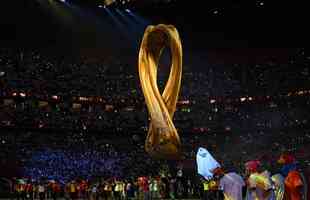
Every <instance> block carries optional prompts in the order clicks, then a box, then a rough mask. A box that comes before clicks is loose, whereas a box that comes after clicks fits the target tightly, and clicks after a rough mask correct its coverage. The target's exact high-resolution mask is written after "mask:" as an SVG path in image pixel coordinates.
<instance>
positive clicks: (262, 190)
mask: <svg viewBox="0 0 310 200" xmlns="http://www.w3.org/2000/svg"><path fill="white" fill-rule="evenodd" d="M209 162H211V161H210V160H209ZM243 164H244V171H242V173H239V172H238V170H237V168H236V167H235V166H234V165H231V164H230V165H227V164H226V165H220V166H218V167H215V168H213V169H211V170H210V171H209V173H210V174H212V176H203V175H202V174H201V176H197V177H196V178H194V177H193V176H187V175H185V174H183V169H182V167H179V168H178V169H177V170H176V171H177V172H176V173H175V174H174V175H172V174H170V173H169V171H164V170H163V171H162V173H160V174H157V175H155V176H139V177H131V178H127V179H125V178H119V177H113V176H111V177H110V178H102V177H100V178H97V179H83V178H77V179H74V180H70V181H67V182H65V183H61V182H59V181H58V180H56V181H55V180H51V179H41V180H39V181H36V180H31V179H15V180H13V181H12V185H11V188H12V194H11V195H12V196H11V197H12V198H17V199H40V200H44V199H54V200H55V199H58V198H65V199H72V200H74V199H90V200H97V199H111V200H112V199H116V200H121V199H144V200H151V199H184V198H192V199H205V200H221V199H225V200H231V199H233V200H242V199H247V200H252V199H260V200H282V199H291V200H307V198H308V197H307V195H308V194H307V191H308V190H309V186H310V185H308V183H309V181H310V171H309V169H308V170H303V169H301V168H300V166H298V162H297V161H296V160H295V157H293V156H292V155H291V154H290V153H283V154H281V155H280V157H279V158H278V160H277V161H276V162H273V163H271V162H269V161H268V160H264V159H260V160H258V159H256V160H250V161H247V162H246V163H243Z"/></svg>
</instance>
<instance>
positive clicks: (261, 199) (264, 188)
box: [246, 160, 275, 200]
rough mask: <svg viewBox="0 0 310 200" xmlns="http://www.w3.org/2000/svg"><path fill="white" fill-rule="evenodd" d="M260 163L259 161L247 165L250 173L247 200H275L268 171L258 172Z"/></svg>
mask: <svg viewBox="0 0 310 200" xmlns="http://www.w3.org/2000/svg"><path fill="white" fill-rule="evenodd" d="M260 165H261V164H260V162H259V161H257V160H254V161H249V162H247V163H246V169H247V170H248V171H249V172H250V176H249V178H248V180H247V183H248V189H247V195H246V200H274V199H275V195H274V192H273V190H272V189H273V184H272V180H271V177H270V173H269V172H268V171H264V172H262V173H259V172H258V167H259V166H260Z"/></svg>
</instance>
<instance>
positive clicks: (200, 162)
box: [196, 147, 220, 180]
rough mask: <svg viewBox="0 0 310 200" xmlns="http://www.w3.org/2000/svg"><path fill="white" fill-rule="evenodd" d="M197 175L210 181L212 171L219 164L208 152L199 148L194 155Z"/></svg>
mask: <svg viewBox="0 0 310 200" xmlns="http://www.w3.org/2000/svg"><path fill="white" fill-rule="evenodd" d="M196 161H197V170H198V174H200V175H201V176H203V177H204V178H205V179H207V180H210V179H212V177H213V172H212V171H213V170H214V169H216V168H218V167H220V164H219V163H218V162H217V161H216V160H215V159H214V158H213V157H212V155H211V154H210V153H209V151H208V150H207V149H205V148H202V147H200V148H199V149H198V152H197V155H196Z"/></svg>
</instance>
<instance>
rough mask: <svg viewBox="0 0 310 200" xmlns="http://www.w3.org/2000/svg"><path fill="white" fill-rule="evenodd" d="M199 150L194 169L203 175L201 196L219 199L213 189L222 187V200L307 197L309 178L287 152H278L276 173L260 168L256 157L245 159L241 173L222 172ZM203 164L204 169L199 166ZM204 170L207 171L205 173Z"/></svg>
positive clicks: (278, 199) (220, 189)
mask: <svg viewBox="0 0 310 200" xmlns="http://www.w3.org/2000/svg"><path fill="white" fill-rule="evenodd" d="M200 151H203V152H204V154H200V155H198V154H199V152H198V154H197V162H198V168H200V169H198V173H199V174H200V175H203V176H204V177H205V179H204V181H203V186H204V199H208V200H210V199H219V195H218V194H217V193H215V192H214V191H222V193H223V194H224V199H225V200H243V199H245V200H309V196H308V195H307V191H308V184H307V182H308V181H309V180H307V179H306V178H305V176H304V173H302V172H301V171H300V170H299V169H298V168H297V165H296V161H295V158H294V157H293V156H292V155H290V154H282V155H281V156H280V158H279V160H278V163H279V164H281V165H282V166H281V169H280V170H279V173H276V174H273V175H272V174H271V173H270V172H269V171H268V170H266V169H264V168H263V166H262V164H261V162H260V161H259V160H251V161H248V162H246V163H245V170H246V177H242V176H240V175H239V174H237V173H236V172H225V169H223V167H221V166H220V165H219V164H218V163H217V162H216V161H215V160H214V159H213V157H212V156H211V155H210V154H209V153H208V152H207V153H206V152H205V151H207V150H205V149H202V150H200ZM200 153H201V152H200ZM199 156H201V157H200V160H199ZM203 156H204V157H203ZM204 159H205V160H204ZM206 163H208V164H206ZM210 163H214V164H210ZM199 165H200V166H199ZM206 165H209V166H208V167H206ZM214 166H216V167H215V168H214ZM203 167H205V169H201V168H203ZM212 167H213V169H212ZM204 170H205V171H204ZM206 170H208V171H209V172H208V173H206ZM210 174H211V176H210ZM308 178H309V177H308ZM220 196H221V195H220ZM220 199H221V198H220Z"/></svg>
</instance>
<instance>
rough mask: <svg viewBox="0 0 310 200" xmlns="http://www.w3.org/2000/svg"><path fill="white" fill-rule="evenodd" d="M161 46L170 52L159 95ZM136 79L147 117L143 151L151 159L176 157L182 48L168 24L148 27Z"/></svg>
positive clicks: (178, 145)
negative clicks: (167, 74)
mask: <svg viewBox="0 0 310 200" xmlns="http://www.w3.org/2000/svg"><path fill="white" fill-rule="evenodd" d="M165 46H169V47H170V51H171V58H172V61H171V70H170V74H169V78H168V81H167V83H166V86H165V89H164V91H163V94H162V95H161V94H160V92H159V89H158V86H157V66H158V63H159V59H160V56H161V53H162V51H163V49H164V48H165ZM139 77H140V83H141V86H142V91H143V94H144V97H145V101H146V105H147V108H148V112H149V115H150V120H151V121H150V124H149V130H148V135H147V138H146V141H145V150H146V151H147V152H148V153H149V154H150V155H151V156H153V157H157V158H165V159H178V158H180V146H181V142H180V138H179V135H178V132H177V130H176V128H175V126H174V124H173V121H172V119H173V115H174V112H175V110H176V103H177V100H178V95H179V90H180V86H181V78H182V45H181V41H180V38H179V34H178V31H177V30H176V28H175V27H174V26H172V25H164V24H159V25H157V26H148V27H147V28H146V30H145V33H144V36H143V39H142V43H141V47H140V52H139Z"/></svg>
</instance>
